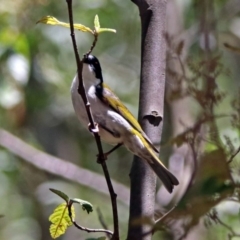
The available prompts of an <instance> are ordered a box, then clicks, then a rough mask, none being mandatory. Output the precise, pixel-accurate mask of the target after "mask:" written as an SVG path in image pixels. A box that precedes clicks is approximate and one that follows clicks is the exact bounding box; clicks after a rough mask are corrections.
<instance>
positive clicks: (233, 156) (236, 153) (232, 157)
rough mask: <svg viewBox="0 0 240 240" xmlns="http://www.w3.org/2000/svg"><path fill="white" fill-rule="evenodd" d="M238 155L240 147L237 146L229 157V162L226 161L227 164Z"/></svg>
mask: <svg viewBox="0 0 240 240" xmlns="http://www.w3.org/2000/svg"><path fill="white" fill-rule="evenodd" d="M238 153H240V146H239V147H238V149H237V150H236V151H235V153H234V154H232V155H231V157H230V158H229V160H228V161H227V163H231V162H232V161H233V159H234V158H235V157H236V156H237V155H238Z"/></svg>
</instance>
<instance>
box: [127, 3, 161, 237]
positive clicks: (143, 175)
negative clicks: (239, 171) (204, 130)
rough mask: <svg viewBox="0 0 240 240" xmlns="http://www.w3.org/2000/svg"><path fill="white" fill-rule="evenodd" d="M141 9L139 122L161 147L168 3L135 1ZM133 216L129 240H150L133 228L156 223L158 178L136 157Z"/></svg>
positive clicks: (145, 228) (142, 230) (142, 229)
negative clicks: (149, 221) (147, 221)
mask: <svg viewBox="0 0 240 240" xmlns="http://www.w3.org/2000/svg"><path fill="white" fill-rule="evenodd" d="M133 2H134V3H135V4H136V5H137V6H138V8H139V12H140V18H141V27H142V43H141V48H142V53H141V82H140V100H139V103H140V106H139V122H140V123H141V126H142V127H143V130H144V131H145V132H146V134H147V135H148V136H149V137H150V139H151V140H152V141H153V143H154V144H155V145H156V144H157V145H158V147H159V142H160V138H161V133H162V121H161V119H162V118H163V107H164V89H165V65H166V43H165V32H166V29H165V23H166V22H165V18H166V1H165V0H146V1H140V0H135V1H133ZM130 180H131V194H130V216H129V229H128V237H127V239H128V240H134V239H136V240H141V239H144V240H149V239H151V238H152V236H151V234H148V235H144V233H146V232H148V231H149V230H150V228H151V227H150V226H144V224H143V223H142V224H139V225H133V224H132V223H133V221H134V220H135V219H141V218H142V217H149V218H151V219H153V217H154V210H155V191H156V177H155V175H154V174H153V172H152V170H151V169H150V168H149V167H148V166H147V165H146V164H145V163H144V162H143V161H141V160H139V159H138V158H137V157H134V161H133V164H132V169H131V173H130Z"/></svg>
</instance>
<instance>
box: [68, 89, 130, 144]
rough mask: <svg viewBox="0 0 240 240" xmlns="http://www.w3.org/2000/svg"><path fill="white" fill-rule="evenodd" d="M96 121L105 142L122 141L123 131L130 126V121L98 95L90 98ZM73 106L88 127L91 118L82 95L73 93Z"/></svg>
mask: <svg viewBox="0 0 240 240" xmlns="http://www.w3.org/2000/svg"><path fill="white" fill-rule="evenodd" d="M88 100H89V102H90V105H91V110H92V115H93V118H94V121H95V122H96V123H97V124H98V128H99V135H100V137H101V139H102V140H103V141H104V142H107V143H109V144H113V145H115V144H118V143H122V142H123V139H122V132H123V131H126V129H127V128H130V125H129V123H128V122H127V121H126V120H125V119H124V118H123V117H122V116H121V115H120V114H118V113H116V112H115V111H114V110H111V109H110V108H109V107H108V106H107V105H105V104H104V103H102V102H101V101H100V100H99V99H98V98H97V97H91V96H90V97H89V98H88ZM72 102H73V107H74V110H75V112H76V115H77V117H78V119H79V121H80V122H81V123H82V124H83V126H84V127H86V128H88V124H89V119H88V116H87V113H86V109H85V105H84V102H83V100H82V98H81V96H80V95H79V94H78V93H77V94H73V93H72Z"/></svg>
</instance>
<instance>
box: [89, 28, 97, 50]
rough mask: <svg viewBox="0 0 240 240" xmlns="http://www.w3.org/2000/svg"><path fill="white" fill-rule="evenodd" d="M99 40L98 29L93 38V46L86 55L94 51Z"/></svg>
mask: <svg viewBox="0 0 240 240" xmlns="http://www.w3.org/2000/svg"><path fill="white" fill-rule="evenodd" d="M97 40H98V33H97V32H96V30H94V40H93V43H92V46H91V47H90V50H89V51H88V52H87V53H86V55H89V54H90V53H91V52H92V51H93V49H94V48H95V46H96V43H97Z"/></svg>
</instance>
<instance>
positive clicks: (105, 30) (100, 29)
mask: <svg viewBox="0 0 240 240" xmlns="http://www.w3.org/2000/svg"><path fill="white" fill-rule="evenodd" d="M102 32H113V33H116V32H117V30H115V29H112V28H99V29H98V33H102Z"/></svg>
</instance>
